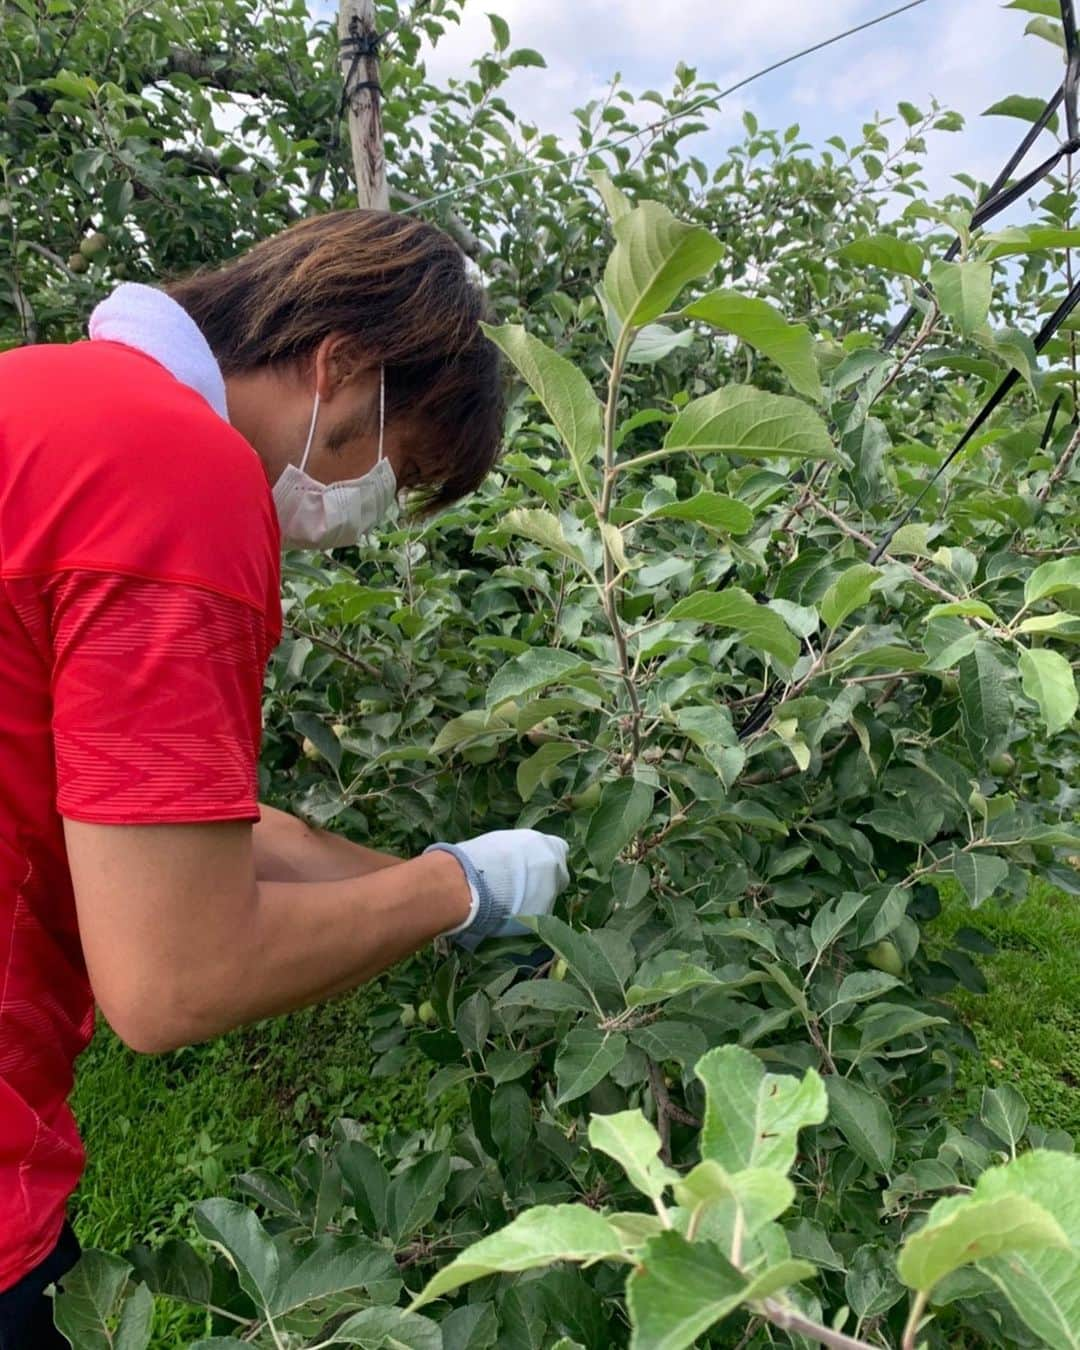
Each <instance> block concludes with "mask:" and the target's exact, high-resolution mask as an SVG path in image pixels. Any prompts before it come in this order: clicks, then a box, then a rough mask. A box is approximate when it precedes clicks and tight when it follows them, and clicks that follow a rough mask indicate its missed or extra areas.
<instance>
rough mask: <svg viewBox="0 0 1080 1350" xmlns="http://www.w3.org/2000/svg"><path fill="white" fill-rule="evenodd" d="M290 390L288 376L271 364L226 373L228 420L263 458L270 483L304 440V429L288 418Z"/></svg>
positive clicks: (290, 407) (291, 402)
mask: <svg viewBox="0 0 1080 1350" xmlns="http://www.w3.org/2000/svg"><path fill="white" fill-rule="evenodd" d="M287 393H288V391H287V390H286V388H285V377H284V376H282V375H279V374H278V373H277V372H276V371H274V370H272V369H270V368H268V367H263V368H262V369H258V370H251V371H243V372H241V373H239V374H236V375H227V376H226V377H225V398H226V401H227V402H228V405H229V421H230V422H231V424H232V425H233V426H234V427H235V428H236V430H237V431H238V432H239V433H240V435H241V436H243V437H244V439H245V440H246V441H247V442H248V443H249V444H250V445H251V447H252V448H253V449H254V451H255V453H256V454H257V455H258V456H259V458H260V459H261V460H262V462H263V468H264V469H265V470H266V476H267V478H268V479H269V480H270V482H271V483H275V482H276V481H277V479H278V476H279V475H280V474H281V472H282V470H283V469H284V468H285V465H286V464H287V463H288V462H289V459H290V456H295V454H296V448H297V443H298V441H299V444H300V445H301V446H302V445H303V444H304V431H297V429H296V428H295V427H293V426H292V425H291V423H290V422H289V420H288V415H287V414H288V413H290V412H291V411H292V407H293V401H292V399H290V398H288V396H287ZM305 430H306V428H305Z"/></svg>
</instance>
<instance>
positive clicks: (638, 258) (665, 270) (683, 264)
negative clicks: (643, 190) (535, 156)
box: [604, 201, 723, 328]
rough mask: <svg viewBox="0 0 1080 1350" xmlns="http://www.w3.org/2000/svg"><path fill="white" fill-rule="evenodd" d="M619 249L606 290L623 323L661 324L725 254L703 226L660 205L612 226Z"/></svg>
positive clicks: (614, 253)
mask: <svg viewBox="0 0 1080 1350" xmlns="http://www.w3.org/2000/svg"><path fill="white" fill-rule="evenodd" d="M612 228H613V229H614V231H615V240H616V243H615V247H614V249H613V250H612V252H611V256H610V257H609V258H608V263H607V267H606V269H605V271H604V289H605V291H606V293H607V296H608V298H609V300H610V301H611V303H612V305H614V307H615V312H616V313H617V314H618V316H619V318H620V319H621V320H622V322H623V324H628V325H630V326H631V327H635V328H640V327H641V326H642V325H643V324H646V323H650V322H651V321H652V320H653V319H658V318H659V317H660V315H661V314H663V313H664V311H665V310H667V309H669V308H670V307H671V303H672V301H673V300H674V299H675V297H676V296H677V295H678V294H679V292H680V291H681V290H682V289H683V287H684V286H685V285H686V284H687V283H688V282H690V281H694V280H696V279H697V278H698V277H702V276H705V274H706V273H708V272H711V271H712V269H713V268H714V267H715V266H716V264H717V263H718V262H719V261H720V256H721V254H722V252H723V250H722V248H721V247H720V243H719V241H718V240H716V239H714V238H713V236H712V235H711V234H710V233H709V231H708V230H706V229H703V228H702V227H701V226H700V225H687V224H686V223H684V222H683V221H681V220H677V219H676V218H675V216H673V215H672V214H671V212H670V211H669V210H668V209H667V207H666V206H661V205H660V203H659V202H651V201H647V202H642V203H641V205H640V206H638V207H635V208H634V209H633V210H632V211H628V212H626V213H625V214H624V215H620V216H619V218H618V219H617V220H615V221H613V222H612Z"/></svg>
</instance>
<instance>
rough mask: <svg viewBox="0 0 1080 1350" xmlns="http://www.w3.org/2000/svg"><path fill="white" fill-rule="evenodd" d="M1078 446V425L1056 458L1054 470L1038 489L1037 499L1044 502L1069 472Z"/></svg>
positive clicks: (1079, 434) (1079, 429)
mask: <svg viewBox="0 0 1080 1350" xmlns="http://www.w3.org/2000/svg"><path fill="white" fill-rule="evenodd" d="M1078 448H1080V427H1077V428H1076V430H1075V431H1074V432H1073V435H1072V440H1071V441H1070V442H1069V444H1068V445H1067V446H1066V447H1065V449H1064V450H1063V451H1062V455H1061V458H1060V459H1059V460H1058V462H1057V466H1056V468H1055V469H1054V472H1053V473H1052V474H1051V475H1050V477H1049V478H1048V479H1047V480H1046V482H1045V483H1044V484H1043V485H1042V487H1041V488H1040V489H1039V493H1038V496H1039V501H1041V502H1045V501H1046V499H1047V498H1048V497H1049V496H1050V494H1051V492H1053V490H1054V488H1055V487H1056V486H1057V485H1058V483H1060V482H1061V480H1062V479H1063V478H1064V477H1065V475H1066V474H1067V473H1068V472H1069V469H1070V467H1071V465H1072V462H1073V460H1074V459H1075V458H1076V451H1077V449H1078Z"/></svg>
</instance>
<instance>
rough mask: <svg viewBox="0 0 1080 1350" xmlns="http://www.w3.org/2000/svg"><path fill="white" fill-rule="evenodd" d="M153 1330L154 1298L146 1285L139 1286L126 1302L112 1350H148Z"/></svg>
mask: <svg viewBox="0 0 1080 1350" xmlns="http://www.w3.org/2000/svg"><path fill="white" fill-rule="evenodd" d="M153 1328H154V1296H153V1294H151V1292H150V1290H149V1289H147V1287H146V1285H145V1284H137V1285H135V1286H134V1288H133V1289H132V1290H131V1293H130V1294H129V1295H128V1297H127V1299H126V1300H125V1301H124V1306H123V1309H122V1311H121V1313H120V1320H119V1322H117V1324H116V1333H115V1335H114V1337H113V1342H112V1350H147V1347H148V1346H149V1344H150V1333H151V1332H152V1331H153Z"/></svg>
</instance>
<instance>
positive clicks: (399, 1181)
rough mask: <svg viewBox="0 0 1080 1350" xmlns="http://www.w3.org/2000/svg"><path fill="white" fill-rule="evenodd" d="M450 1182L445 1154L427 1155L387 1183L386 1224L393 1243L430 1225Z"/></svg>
mask: <svg viewBox="0 0 1080 1350" xmlns="http://www.w3.org/2000/svg"><path fill="white" fill-rule="evenodd" d="M449 1179H450V1155H449V1153H445V1152H441V1153H428V1154H426V1155H425V1156H424V1157H422V1158H420V1159H419V1161H418V1162H415V1163H413V1164H412V1166H411V1167H409V1168H407V1169H406V1170H405V1171H404V1172H399V1173H398V1175H397V1176H396V1177H394V1179H393V1180H392V1181H391V1182H390V1185H389V1187H388V1189H387V1192H386V1224H387V1227H388V1228H389V1230H390V1236H391V1237H392V1238H393V1239H394V1241H395V1242H398V1243H400V1242H403V1241H404V1240H405V1239H406V1238H410V1237H412V1235H413V1234H414V1233H416V1232H419V1230H420V1229H421V1228H423V1227H424V1225H425V1224H428V1223H430V1222H431V1220H432V1218H433V1217H434V1215H435V1211H436V1210H437V1209H438V1207H439V1205H440V1203H441V1201H442V1198H443V1195H444V1194H445V1192H446V1186H447V1182H448V1181H449Z"/></svg>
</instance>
